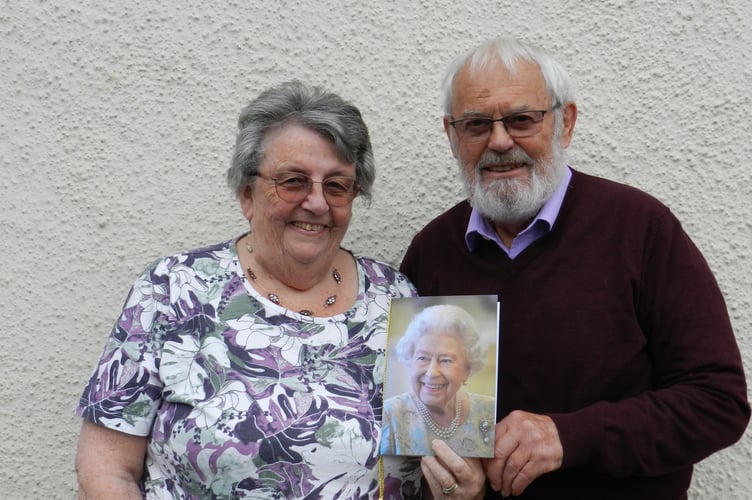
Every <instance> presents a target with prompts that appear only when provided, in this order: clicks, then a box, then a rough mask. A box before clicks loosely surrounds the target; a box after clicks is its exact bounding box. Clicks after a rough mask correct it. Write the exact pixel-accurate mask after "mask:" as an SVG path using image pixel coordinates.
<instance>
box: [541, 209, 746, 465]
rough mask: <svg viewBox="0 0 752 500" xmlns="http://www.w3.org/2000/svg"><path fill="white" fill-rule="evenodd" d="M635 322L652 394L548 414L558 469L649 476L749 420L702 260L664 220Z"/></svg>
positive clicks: (639, 289)
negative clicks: (557, 442) (559, 452)
mask: <svg viewBox="0 0 752 500" xmlns="http://www.w3.org/2000/svg"><path fill="white" fill-rule="evenodd" d="M645 241H646V243H645V248H644V249H643V254H642V262H641V263H640V266H641V273H640V274H641V276H642V278H641V282H640V283H638V284H637V285H636V297H635V304H636V309H637V310H636V313H637V316H638V321H639V323H640V327H641V329H642V331H643V333H644V335H645V337H646V341H647V345H648V349H649V354H650V356H651V359H652V367H653V372H652V389H651V390H648V391H644V392H642V393H638V394H634V395H632V396H631V397H627V398H625V399H620V400H615V401H600V402H597V403H595V404H592V405H589V406H586V407H584V408H581V409H579V410H576V411H573V412H569V413H554V414H551V415H550V416H551V417H552V418H553V420H554V422H555V423H556V426H557V428H558V430H559V435H560V438H561V440H562V445H563V449H564V462H563V468H572V467H579V466H588V467H592V468H596V469H598V470H600V471H601V472H604V473H606V474H609V475H614V476H633V475H638V476H657V475H662V474H667V473H671V472H673V471H676V470H679V469H681V468H686V467H688V466H691V465H692V464H695V463H697V462H699V461H700V460H702V459H703V458H705V457H707V456H708V455H710V454H711V453H713V452H715V451H717V450H719V449H721V448H724V447H726V446H729V445H731V444H733V443H734V442H735V441H736V440H738V439H739V438H740V437H741V435H742V433H743V432H744V429H745V428H746V426H747V423H748V421H749V418H750V407H749V403H748V401H747V389H746V382H745V379H744V371H743V368H742V363H741V356H740V353H739V349H738V347H737V344H736V340H735V338H734V333H733V330H732V327H731V324H730V321H729V317H728V313H727V309H726V305H725V302H724V299H723V296H722V294H721V291H720V289H719V287H718V284H717V283H716V280H715V278H714V277H713V275H712V273H711V270H710V269H709V267H708V265H707V263H706V261H705V259H704V258H703V256H702V255H701V253H700V251H699V250H698V249H697V247H696V246H695V245H694V244H693V243H692V241H690V239H689V237H688V235H687V234H686V233H685V232H684V231H683V229H682V228H681V226H680V224H679V221H678V220H677V219H676V218H675V217H674V216H673V215H672V214H671V213H670V212H669V211H666V212H663V213H662V214H659V215H656V216H655V217H654V218H653V220H652V221H651V224H650V228H649V234H648V237H647V238H646V240H645Z"/></svg>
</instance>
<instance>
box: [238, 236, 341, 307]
mask: <svg viewBox="0 0 752 500" xmlns="http://www.w3.org/2000/svg"><path fill="white" fill-rule="evenodd" d="M245 248H246V250H247V251H248V253H249V254H252V253H253V247H252V246H251V245H250V243H248V242H246V244H245ZM246 271H247V272H248V276H250V278H251V279H252V280H253V283H254V284H256V285H257V286H258V287H259V288H261V290H263V291H264V293H266V296H267V297H268V298H269V300H270V301H272V302H273V303H275V304H277V305H278V306H282V304H281V302H282V301H281V300H280V298H279V295H277V294H276V293H274V292H269V291H267V290H266V288H264V286H263V285H261V284H260V283H259V282H258V278H257V277H256V273H254V272H253V270H252V269H251V268H250V266H249V267H247V268H246ZM332 279H334V282H335V283H336V284H337V286H339V285H340V283H342V276H341V275H340V274H339V271H337V268H332ZM335 302H337V294H336V293H335V294H332V295H330V296H329V297H327V298H326V300H325V301H324V308H327V307H329V306H331V305H333V304H334V303H335ZM282 307H284V306H282ZM298 312H299V313H300V314H302V315H303V316H313V311H311V310H310V309H301V310H300V311H298Z"/></svg>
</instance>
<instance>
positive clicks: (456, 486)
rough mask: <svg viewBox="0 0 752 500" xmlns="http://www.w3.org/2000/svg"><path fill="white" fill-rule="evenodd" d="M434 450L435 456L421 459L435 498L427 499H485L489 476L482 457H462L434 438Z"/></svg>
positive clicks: (421, 466)
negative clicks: (481, 460) (484, 469)
mask: <svg viewBox="0 0 752 500" xmlns="http://www.w3.org/2000/svg"><path fill="white" fill-rule="evenodd" d="M431 448H432V449H433V452H434V453H436V456H435V457H423V458H421V460H420V468H421V470H422V471H423V478H424V480H425V482H426V484H428V487H429V488H430V489H431V495H432V496H431V497H427V498H436V499H438V498H454V499H457V500H459V499H462V500H466V499H468V500H470V499H477V498H483V495H484V494H485V491H486V488H485V485H486V475H485V473H484V472H483V465H481V462H480V459H479V458H465V457H461V456H459V455H457V454H456V453H455V452H454V451H452V449H451V448H449V446H447V445H446V443H444V441H441V440H440V439H434V440H433V442H432V443H431Z"/></svg>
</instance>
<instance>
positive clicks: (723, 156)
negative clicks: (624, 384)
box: [0, 0, 752, 500]
mask: <svg viewBox="0 0 752 500" xmlns="http://www.w3.org/2000/svg"><path fill="white" fill-rule="evenodd" d="M158 3H164V4H166V3H167V2H154V1H152V0H131V1H128V2H106V1H93V0H82V1H63V0H49V1H48V0H24V1H15V0H13V1H11V0H5V1H2V2H0V4H1V5H2V6H1V7H0V169H1V173H2V175H0V227H1V228H2V236H1V237H0V250H2V253H1V254H0V255H1V256H2V260H1V262H2V264H1V266H2V273H1V276H2V278H3V280H4V284H3V285H2V286H0V304H2V307H1V309H0V325H1V326H0V341H1V342H0V346H2V348H0V349H1V350H0V470H1V471H3V479H0V497H1V498H9V499H14V498H73V497H74V496H75V476H74V472H73V456H74V452H75V445H76V439H77V434H78V429H79V426H80V422H79V419H78V418H76V417H75V416H74V415H73V408H74V406H75V403H76V400H77V398H78V396H79V395H80V392H81V389H82V387H83V384H84V382H85V380H86V378H87V377H88V376H89V373H90V371H91V369H92V367H93V364H94V362H95V360H96V359H97V357H98V355H99V353H100V350H101V348H102V345H103V342H104V340H105V337H106V335H107V334H108V332H109V329H110V327H111V325H112V322H113V321H114V319H115V318H116V316H117V313H118V311H119V308H120V306H121V305H122V301H123V299H124V297H125V293H126V291H127V288H128V286H129V285H130V283H131V282H132V280H133V279H134V277H135V275H136V273H137V272H139V271H140V270H141V269H142V268H143V267H144V266H145V265H146V264H147V263H148V262H150V261H151V260H152V259H153V258H155V257H157V256H160V255H164V254H168V253H172V252H175V251H178V250H182V249H186V248H188V247H194V246H196V245H199V244H205V243H213V242H216V241H220V240H223V239H226V238H229V237H231V236H233V235H236V234H238V233H239V232H241V231H243V230H244V229H245V227H246V225H245V221H244V220H243V219H242V218H241V217H240V212H239V210H238V207H237V204H236V202H235V200H234V199H233V197H232V196H231V194H230V193H229V192H228V190H227V189H226V187H225V184H224V172H225V169H226V167H227V165H228V161H229V157H230V151H231V147H232V143H233V137H234V132H235V123H236V118H237V113H238V111H239V110H240V108H241V107H242V106H243V105H244V104H245V103H246V102H247V101H248V99H249V98H251V97H253V96H255V95H256V94H257V92H258V91H259V90H260V89H262V88H265V87H266V86H268V85H270V84H273V83H277V82H280V81H283V80H286V79H290V78H299V79H302V80H305V81H308V82H312V83H317V84H323V85H326V86H327V87H329V88H330V89H332V90H334V91H337V92H339V93H340V94H342V95H343V96H344V97H346V98H348V99H351V100H352V101H354V102H355V103H356V104H357V105H358V106H359V107H360V108H361V110H362V111H363V113H364V115H365V118H366V121H367V123H368V124H369V127H370V129H371V133H372V140H373V143H374V148H375V154H376V160H377V164H378V179H377V183H376V188H375V200H374V203H373V205H372V206H371V207H370V208H367V207H365V206H364V205H362V204H359V203H356V205H357V206H356V213H355V217H354V220H353V224H352V225H351V229H350V232H349V235H348V237H347V240H346V244H347V246H348V247H350V248H351V249H353V250H355V251H356V252H360V253H365V254H368V255H371V256H374V257H378V258H381V259H384V260H386V261H389V262H392V263H398V262H399V260H400V258H401V255H402V252H403V250H404V249H405V247H406V245H407V244H408V241H409V239H410V237H411V236H412V234H413V233H414V232H415V231H416V230H418V229H419V228H420V227H422V226H423V224H424V223H426V222H427V221H428V220H429V219H431V218H432V217H434V216H435V215H437V214H438V213H440V212H441V211H443V210H444V209H446V208H447V207H449V206H450V205H451V204H453V202H454V201H456V200H458V199H459V198H460V195H461V193H460V190H459V189H458V182H457V180H456V167H455V165H454V162H453V160H452V158H451V155H450V153H449V148H448V146H447V144H446V142H445V138H444V135H443V130H442V127H441V121H440V116H441V110H440V108H439V105H438V86H439V81H440V77H441V74H442V72H443V69H444V67H445V65H446V64H447V62H448V61H449V59H450V58H452V57H453V56H454V55H456V54H457V53H459V52H460V51H464V50H465V49H467V48H469V47H470V46H472V45H475V44H476V43H478V42H479V41H481V40H484V39H486V38H489V37H492V36H495V35H499V34H511V35H514V36H518V37H521V38H524V39H526V40H528V41H532V42H535V43H538V44H541V45H543V46H545V47H547V48H549V49H551V50H552V51H554V52H555V53H557V54H558V56H559V58H560V59H561V60H562V61H563V62H564V64H565V65H566V67H568V68H569V70H570V71H571V73H572V75H573V76H574V78H575V80H576V82H577V84H578V97H579V99H578V100H579V106H580V116H579V120H578V123H577V129H576V131H575V138H574V142H573V145H572V146H571V147H570V160H571V164H572V165H573V166H575V167H576V168H578V169H580V170H582V171H585V172H589V173H594V174H599V175H603V176H605V177H608V178H611V179H615V180H617V181H622V182H626V183H629V184H632V185H635V186H637V187H640V188H643V189H645V190H646V191H648V192H650V193H652V194H653V195H655V196H656V197H658V198H659V199H661V200H663V201H664V202H666V203H667V204H668V205H669V206H670V207H671V208H672V209H673V210H674V211H675V213H677V215H678V216H679V218H680V219H681V220H682V221H683V222H684V224H685V227H686V229H687V230H688V232H689V233H690V235H691V236H692V237H693V238H694V239H695V241H696V243H697V244H698V246H699V247H700V248H701V249H702V251H703V252H704V253H705V255H706V257H707V258H708V261H709V262H710V265H711V267H712V268H713V269H714V271H715V272H716V275H717V278H718V281H719V282H720V285H721V288H722V289H723V292H724V293H725V296H726V298H727V301H728V307H729V310H730V313H731V317H732V320H733V324H734V326H735V328H736V334H737V337H738V341H739V344H740V346H741V349H742V351H743V353H744V360H745V365H746V368H747V374H748V378H752V377H749V375H750V369H752V328H751V327H752V262H751V260H752V248H750V246H751V245H752V222H751V221H752V208H751V204H750V201H751V200H752V196H751V195H752V167H751V166H750V157H752V145H751V144H752V142H751V141H750V135H751V134H750V132H751V131H752V118H751V116H752V106H750V101H751V100H750V90H749V89H750V86H751V85H750V84H751V82H752V78H751V76H752V64H751V62H750V55H749V47H750V46H752V9H750V7H749V4H748V2H747V1H746V0H723V1H715V0H650V1H648V0H633V1H629V0H609V1H603V2H585V1H579V0H577V1H575V0H572V1H566V0H562V1H557V0H547V1H545V2H544V1H539V2H512V1H509V0H420V1H418V0H408V1H386V0H372V1H369V2H360V1H352V0H349V1H348V0H346V1H341V0H317V1H315V2H313V1H312V2H305V1H302V0H301V1H274V0H265V1H250V0H249V1H241V0H218V1H202V0H182V1H180V2H174V3H171V4H170V5H169V6H164V7H160V6H157V4H158ZM531 4H533V5H531ZM751 457H752V434H751V433H750V432H749V431H748V432H747V434H746V435H745V437H744V438H743V440H742V441H741V442H739V443H738V444H737V445H735V446H734V447H732V448H730V449H727V450H724V451H722V452H720V453H718V454H716V455H714V456H713V457H711V458H709V459H707V460H706V461H704V462H702V463H701V464H699V466H698V467H697V472H696V475H695V480H694V482H693V485H692V489H691V498H693V499H700V498H702V499H719V500H721V499H722V500H727V499H748V498H752V472H750V471H751V470H752V458H751Z"/></svg>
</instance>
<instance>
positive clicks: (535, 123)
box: [449, 104, 559, 143]
mask: <svg viewBox="0 0 752 500" xmlns="http://www.w3.org/2000/svg"><path fill="white" fill-rule="evenodd" d="M558 107H559V105H558V104H557V105H556V106H553V107H550V108H548V109H545V110H539V111H520V112H519V113H512V114H510V115H507V116H502V117H501V118H490V117H486V116H474V117H471V118H462V119H459V120H452V121H450V122H449V124H450V125H451V126H453V127H454V130H455V132H456V133H457V138H458V139H459V140H460V141H462V142H466V143H473V142H484V141H486V140H488V138H489V136H490V135H491V130H492V129H493V124H494V122H501V123H502V124H503V125H504V128H505V129H506V131H507V134H509V136H510V137H512V138H514V139H519V138H522V137H530V136H532V135H535V134H537V133H538V132H540V129H541V125H542V122H543V119H544V118H545V117H546V113H548V112H550V111H553V110H554V109H556V108H558Z"/></svg>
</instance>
